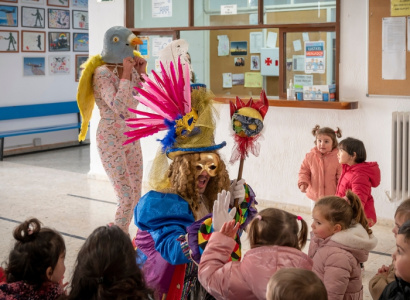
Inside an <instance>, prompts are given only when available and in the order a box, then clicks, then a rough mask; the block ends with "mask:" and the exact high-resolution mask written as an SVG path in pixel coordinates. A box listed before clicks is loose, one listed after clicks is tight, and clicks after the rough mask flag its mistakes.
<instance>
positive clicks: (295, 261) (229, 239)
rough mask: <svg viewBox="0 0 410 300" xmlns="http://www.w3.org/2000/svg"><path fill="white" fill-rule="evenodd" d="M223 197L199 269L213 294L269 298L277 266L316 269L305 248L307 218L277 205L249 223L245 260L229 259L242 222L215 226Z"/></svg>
mask: <svg viewBox="0 0 410 300" xmlns="http://www.w3.org/2000/svg"><path fill="white" fill-rule="evenodd" d="M223 193H224V192H222V193H221V194H222V195H223ZM227 194H228V195H229V193H227ZM228 197H229V196H227V198H228ZM219 199H220V198H219V195H218V200H216V201H215V204H214V212H213V221H214V230H215V231H214V232H213V234H212V236H211V238H210V240H209V242H208V244H207V245H206V248H205V250H204V252H203V254H202V257H201V262H200V264H199V270H198V273H199V276H198V278H199V281H200V282H201V284H202V286H203V287H204V288H205V289H206V290H207V291H208V292H209V293H210V294H211V295H212V296H214V297H215V298H216V299H227V300H229V299H241V300H250V299H266V286H267V284H268V281H269V279H270V278H271V276H272V275H273V274H274V273H275V272H276V271H277V270H279V269H282V268H291V267H293V268H303V269H307V270H311V269H312V261H311V259H310V258H309V257H308V256H307V255H306V254H305V253H303V252H302V251H301V249H302V248H303V247H304V245H305V244H306V241H307V230H308V227H307V224H306V222H305V221H304V220H303V219H302V218H301V217H299V216H296V215H293V214H291V213H288V212H286V211H284V210H281V209H276V208H267V209H264V210H262V211H261V212H259V213H258V214H257V215H256V217H255V218H254V219H253V220H252V221H251V223H249V225H248V227H247V232H248V235H249V242H250V250H248V251H247V252H246V254H245V256H244V257H243V259H242V261H229V260H230V255H231V252H232V251H233V250H234V247H235V240H234V237H235V234H236V232H237V230H238V228H239V223H236V224H235V220H231V221H229V222H225V223H223V225H222V227H221V228H217V227H219V226H216V227H215V225H216V224H217V223H218V222H217V220H218V218H219V215H218V213H217V212H218V210H215V207H216V206H218V205H219V204H220V200H219ZM225 202H228V203H229V200H225ZM225 207H226V205H225ZM299 226H300V228H299Z"/></svg>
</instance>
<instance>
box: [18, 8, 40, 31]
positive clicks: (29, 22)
mask: <svg viewBox="0 0 410 300" xmlns="http://www.w3.org/2000/svg"><path fill="white" fill-rule="evenodd" d="M45 14H46V10H45V9H44V8H37V7H26V6H22V7H21V26H23V27H32V28H45V27H46V25H45V21H46V19H45Z"/></svg>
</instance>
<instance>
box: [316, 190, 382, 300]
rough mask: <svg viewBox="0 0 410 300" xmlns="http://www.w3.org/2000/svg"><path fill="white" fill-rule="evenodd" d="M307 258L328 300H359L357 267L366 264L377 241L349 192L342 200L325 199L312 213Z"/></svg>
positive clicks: (359, 268) (317, 204)
mask: <svg viewBox="0 0 410 300" xmlns="http://www.w3.org/2000/svg"><path fill="white" fill-rule="evenodd" d="M312 217H313V222H312V225H311V226H312V233H311V240H310V244H309V252H308V254H309V257H310V258H312V259H313V272H315V273H316V275H317V276H319V278H320V279H321V280H322V281H323V283H324V285H325V287H326V290H327V295H328V299H329V300H342V299H343V300H361V299H363V285H362V271H361V267H360V264H361V263H364V262H365V261H367V259H368V257H369V251H370V250H372V249H374V247H376V245H377V239H376V238H375V237H374V236H373V234H372V230H371V229H370V228H369V224H368V222H367V219H366V216H365V214H364V211H363V207H362V204H361V202H360V199H359V198H358V197H357V195H355V194H354V193H353V192H352V191H348V192H347V193H346V197H345V198H340V197H337V196H329V197H324V198H322V199H320V200H319V201H318V202H316V204H315V207H314V209H313V212H312Z"/></svg>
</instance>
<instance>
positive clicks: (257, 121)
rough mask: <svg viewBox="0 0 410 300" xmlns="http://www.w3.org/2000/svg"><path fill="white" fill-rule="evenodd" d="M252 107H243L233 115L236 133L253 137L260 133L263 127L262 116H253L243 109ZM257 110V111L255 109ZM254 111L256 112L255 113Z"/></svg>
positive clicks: (233, 126) (233, 125)
mask: <svg viewBox="0 0 410 300" xmlns="http://www.w3.org/2000/svg"><path fill="white" fill-rule="evenodd" d="M245 109H250V108H241V109H239V110H238V111H237V112H236V113H234V114H233V116H232V128H233V130H234V131H235V133H236V134H237V135H239V136H241V137H251V136H255V135H257V134H259V133H260V132H261V131H262V129H263V122H262V120H261V119H262V118H259V116H257V118H254V117H251V116H249V115H247V112H246V111H241V110H245ZM255 112H256V111H255ZM255 112H254V113H255Z"/></svg>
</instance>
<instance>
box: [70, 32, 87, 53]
mask: <svg viewBox="0 0 410 300" xmlns="http://www.w3.org/2000/svg"><path fill="white" fill-rule="evenodd" d="M73 51H74V52H88V33H79V32H74V33H73Z"/></svg>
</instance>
